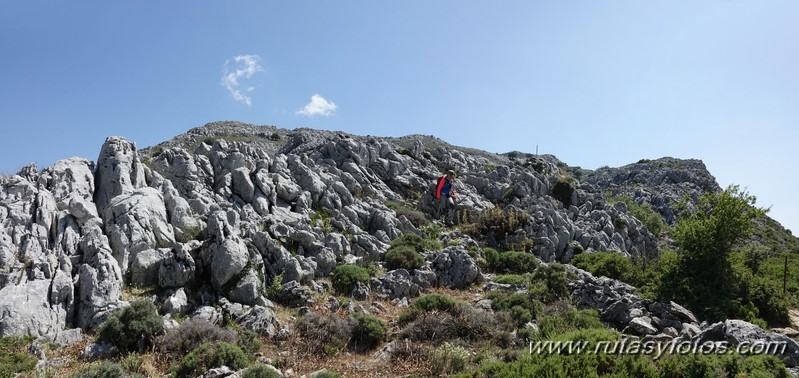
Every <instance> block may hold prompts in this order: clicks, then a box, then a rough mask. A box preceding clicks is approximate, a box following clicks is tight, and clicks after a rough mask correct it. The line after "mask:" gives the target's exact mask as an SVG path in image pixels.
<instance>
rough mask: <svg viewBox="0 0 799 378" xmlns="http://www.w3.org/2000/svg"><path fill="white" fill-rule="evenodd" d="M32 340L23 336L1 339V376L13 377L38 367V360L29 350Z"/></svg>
mask: <svg viewBox="0 0 799 378" xmlns="http://www.w3.org/2000/svg"><path fill="white" fill-rule="evenodd" d="M31 341H32V339H30V338H23V337H4V338H2V339H0V377H13V376H14V375H15V374H16V373H24V372H27V371H33V370H34V369H35V368H36V363H37V362H38V360H37V359H36V357H34V356H32V355H31V354H30V353H28V351H27V349H28V345H29V344H30V343H31Z"/></svg>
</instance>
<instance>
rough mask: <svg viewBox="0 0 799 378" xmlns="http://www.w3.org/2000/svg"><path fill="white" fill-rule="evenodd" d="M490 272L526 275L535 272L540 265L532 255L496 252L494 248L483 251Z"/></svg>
mask: <svg viewBox="0 0 799 378" xmlns="http://www.w3.org/2000/svg"><path fill="white" fill-rule="evenodd" d="M483 254H485V256H486V262H488V268H489V270H491V271H493V272H496V273H511V274H524V273H530V272H532V271H534V270H535V269H536V268H537V267H538V265H539V263H538V259H537V258H536V257H535V255H533V254H532V253H527V252H514V251H509V252H501V253H500V252H496V250H494V249H492V248H486V249H484V250H483Z"/></svg>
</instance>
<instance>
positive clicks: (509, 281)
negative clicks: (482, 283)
mask: <svg viewBox="0 0 799 378" xmlns="http://www.w3.org/2000/svg"><path fill="white" fill-rule="evenodd" d="M494 282H496V283H498V284H503V285H516V286H522V285H528V284H529V283H530V276H529V275H527V274H524V275H521V274H501V275H498V276H496V277H494Z"/></svg>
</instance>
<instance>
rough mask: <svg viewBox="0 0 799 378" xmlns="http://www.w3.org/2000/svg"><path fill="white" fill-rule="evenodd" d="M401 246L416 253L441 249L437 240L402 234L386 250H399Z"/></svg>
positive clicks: (410, 233)
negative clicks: (409, 248)
mask: <svg viewBox="0 0 799 378" xmlns="http://www.w3.org/2000/svg"><path fill="white" fill-rule="evenodd" d="M402 246H408V247H411V248H413V249H414V250H415V251H416V252H424V251H437V250H440V249H441V243H439V242H438V240H435V239H433V238H430V237H428V238H427V239H423V238H422V237H421V236H419V235H417V234H414V233H412V232H409V233H407V234H402V235H400V236H399V237H397V238H396V239H394V240H392V241H391V245H390V246H389V248H388V249H389V251H390V250H392V249H394V248H399V247H402Z"/></svg>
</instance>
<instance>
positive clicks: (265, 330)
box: [236, 306, 285, 337]
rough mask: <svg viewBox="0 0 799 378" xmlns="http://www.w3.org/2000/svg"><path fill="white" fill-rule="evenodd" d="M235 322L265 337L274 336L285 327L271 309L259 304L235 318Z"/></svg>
mask: <svg viewBox="0 0 799 378" xmlns="http://www.w3.org/2000/svg"><path fill="white" fill-rule="evenodd" d="M236 322H237V323H239V324H240V325H241V326H242V327H243V328H244V329H248V330H250V331H254V332H257V333H258V334H259V335H261V336H265V337H274V336H276V335H278V334H279V333H280V332H281V331H282V330H283V329H284V328H285V326H284V325H283V324H281V323H280V321H279V320H278V319H277V318H276V317H275V314H274V313H273V312H272V311H271V310H269V309H268V308H265V307H261V306H255V307H253V308H252V310H250V311H249V312H248V313H246V314H245V315H243V316H241V317H239V318H238V319H236Z"/></svg>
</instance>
